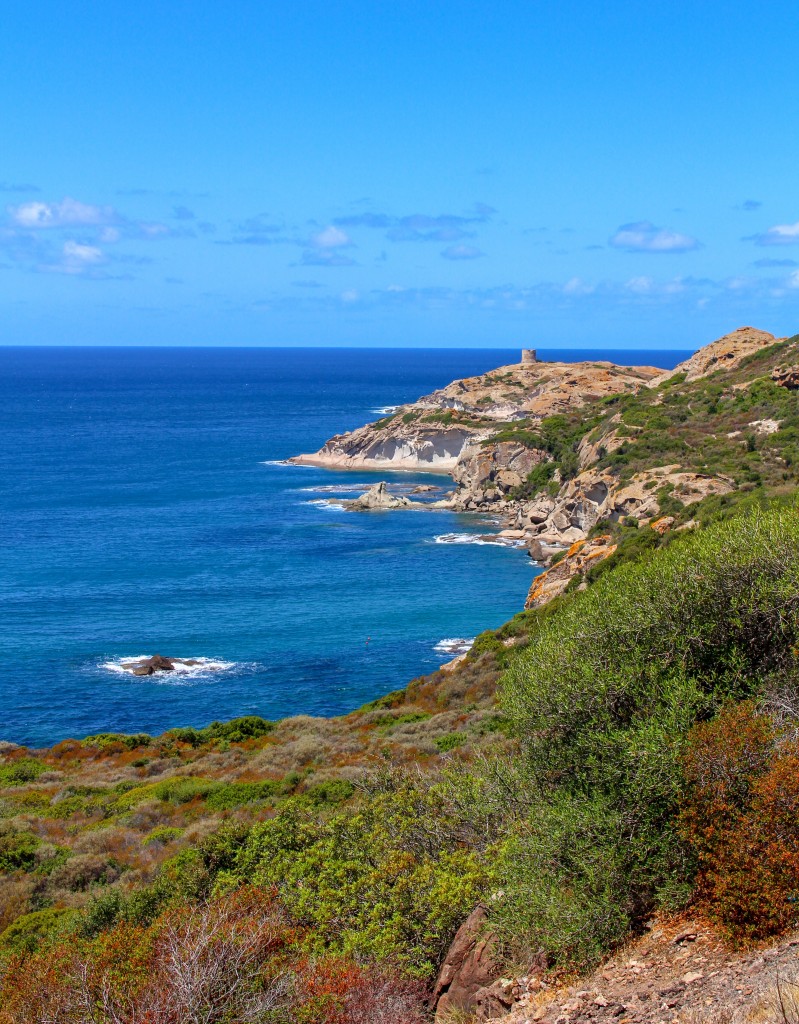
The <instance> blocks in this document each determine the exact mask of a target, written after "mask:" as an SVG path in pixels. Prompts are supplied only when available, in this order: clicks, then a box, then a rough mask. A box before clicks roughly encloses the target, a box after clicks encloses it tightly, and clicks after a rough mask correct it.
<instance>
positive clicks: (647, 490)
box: [517, 465, 733, 561]
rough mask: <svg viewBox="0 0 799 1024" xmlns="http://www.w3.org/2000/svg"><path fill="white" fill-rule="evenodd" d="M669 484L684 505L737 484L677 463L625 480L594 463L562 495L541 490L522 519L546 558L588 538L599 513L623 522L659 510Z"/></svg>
mask: <svg viewBox="0 0 799 1024" xmlns="http://www.w3.org/2000/svg"><path fill="white" fill-rule="evenodd" d="M666 485H670V486H671V488H672V493H673V494H674V496H675V497H677V498H679V500H680V501H681V502H682V503H683V504H684V505H692V504H694V503H695V502H697V501H701V500H702V499H703V498H706V497H707V496H708V495H710V494H727V493H728V492H729V491H731V490H732V489H733V484H732V483H731V481H729V480H727V479H725V478H723V477H718V476H710V475H707V474H703V473H689V472H683V471H682V470H681V469H680V467H679V466H678V465H672V466H660V467H658V468H656V469H651V470H646V471H644V472H642V473H636V474H635V476H633V478H632V479H631V480H630V481H628V482H627V483H624V484H622V483H620V482H619V481H618V480H617V479H616V478H615V477H614V476H613V475H612V474H611V473H609V472H607V471H605V472H601V471H598V470H592V469H589V470H585V471H584V472H582V473H580V474H579V475H578V476H576V477H575V478H574V479H573V480H569V481H568V483H566V484H565V485H564V486H563V487H562V488H561V490H560V492H559V494H558V496H557V498H550V497H548V496H539V497H538V498H537V499H536V501H534V502H531V503H529V504H527V505H524V506H522V507H521V508H520V509H519V512H518V514H517V522H518V524H519V525H520V526H521V527H523V528H524V529H525V530H526V532H527V534H528V536H529V537H530V538H531V544H530V551H531V554H532V556H533V557H534V558H536V559H538V560H539V561H543V560H545V559H546V558H547V557H550V556H551V555H552V554H554V552H555V551H558V550H561V549H562V548H564V547H567V546H568V545H570V544H573V543H574V542H575V541H578V540H583V539H584V538H585V536H586V534H587V533H588V531H589V530H590V529H591V528H592V527H593V526H594V525H595V524H596V523H598V522H599V520H600V519H609V520H611V521H612V522H618V521H619V520H620V519H624V518H625V517H627V516H631V517H632V518H634V519H638V520H641V519H643V520H648V519H650V518H651V517H652V516H656V515H657V513H658V510H659V507H658V498H657V492H658V490H659V489H660V488H661V487H664V486H666Z"/></svg>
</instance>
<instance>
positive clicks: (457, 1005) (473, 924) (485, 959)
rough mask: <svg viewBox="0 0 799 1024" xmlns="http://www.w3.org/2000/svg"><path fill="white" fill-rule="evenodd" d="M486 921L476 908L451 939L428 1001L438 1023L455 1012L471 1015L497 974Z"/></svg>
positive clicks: (493, 941)
mask: <svg viewBox="0 0 799 1024" xmlns="http://www.w3.org/2000/svg"><path fill="white" fill-rule="evenodd" d="M487 921H488V915H487V913H486V910H485V908H484V907H477V908H475V910H473V911H472V913H471V914H470V915H469V917H467V918H466V920H465V921H464V922H463V924H462V925H461V926H460V928H459V929H458V931H457V932H456V934H455V938H454V939H453V940H452V945H451V946H450V947H449V951H448V952H447V955H446V957H445V959H444V965H443V967H442V968H441V970H440V971H439V974H438V978H437V979H436V984H435V988H434V989H433V995H432V998H431V1005H432V1006H434V1007H435V1010H436V1017H435V1019H436V1021H437V1022H438V1024H442V1022H444V1021H446V1020H447V1019H448V1017H449V1016H451V1015H452V1014H453V1012H454V1011H465V1012H467V1013H472V1012H474V1011H475V1010H476V1009H477V996H478V994H482V993H483V990H484V989H486V988H487V987H489V986H490V985H491V984H492V982H493V981H494V979H495V978H496V977H497V975H498V973H499V966H498V963H497V958H496V953H495V940H494V937H493V935H492V934H491V932H490V931H487V930H486V924H487Z"/></svg>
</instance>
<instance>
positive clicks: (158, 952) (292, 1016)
mask: <svg viewBox="0 0 799 1024" xmlns="http://www.w3.org/2000/svg"><path fill="white" fill-rule="evenodd" d="M299 938H300V936H299V934H298V933H297V931H296V929H294V928H293V927H292V926H291V924H290V922H289V921H288V919H287V917H286V915H285V912H284V911H283V909H282V907H281V905H280V903H279V902H278V900H277V897H276V895H275V893H274V892H273V891H271V890H263V889H257V888H252V887H247V888H242V889H240V890H238V891H236V892H235V893H233V894H232V895H229V896H225V897H222V898H219V899H216V900H212V901H210V902H209V903H207V904H204V905H202V906H195V907H186V908H182V909H180V910H172V911H168V912H166V913H165V914H163V915H162V916H161V917H160V918H159V919H158V920H157V921H156V922H155V923H154V924H153V925H151V926H150V927H149V928H142V927H139V926H135V925H131V924H127V923H122V924H119V925H117V926H116V927H114V928H112V929H111V930H109V931H107V932H105V933H103V934H101V935H100V936H98V937H97V938H96V939H92V940H76V939H75V940H71V941H70V942H61V943H59V944H58V945H56V946H54V947H50V948H49V949H47V950H42V951H40V952H39V953H36V954H34V955H33V956H28V957H26V956H23V955H19V956H14V957H12V958H11V959H10V960H9V961H8V962H7V966H6V969H5V973H4V975H3V977H2V978H0V1024H43V1022H47V1024H96V1022H97V1021H103V1024H222V1022H223V1021H224V1022H229V1021H235V1022H236V1024H248V1022H253V1024H254V1022H255V1021H262V1020H264V1019H265V1017H266V1016H267V1014H269V1013H270V1011H275V1012H276V1013H277V1014H278V1016H275V1017H274V1019H275V1020H278V1019H279V1020H285V1021H287V1022H288V1021H291V1022H292V1024H423V1021H424V1020H425V1013H424V1010H425V1004H424V991H423V989H422V986H421V984H420V983H418V982H415V981H409V980H407V979H404V978H402V977H399V976H397V975H395V974H393V973H391V972H388V971H386V970H383V969H380V968H377V967H373V966H372V967H369V966H360V965H358V964H356V963H354V962H353V961H351V960H348V959H345V958H332V957H328V958H323V959H320V960H318V961H314V962H309V961H308V960H306V959H304V958H302V957H300V955H299V953H298V950H299V942H298V940H299ZM281 1013H282V1014H283V1016H280V1014H281ZM269 1019H273V1018H272V1017H269Z"/></svg>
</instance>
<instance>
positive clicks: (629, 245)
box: [610, 220, 699, 253]
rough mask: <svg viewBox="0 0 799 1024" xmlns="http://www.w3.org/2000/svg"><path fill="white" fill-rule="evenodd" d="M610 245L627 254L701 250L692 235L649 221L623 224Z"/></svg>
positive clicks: (613, 236)
mask: <svg viewBox="0 0 799 1024" xmlns="http://www.w3.org/2000/svg"><path fill="white" fill-rule="evenodd" d="M610 244H611V245H612V246H613V247H614V248H616V249H626V250H627V252H652V253H667V252H689V251H690V250H691V249H698V248H699V242H698V241H697V240H696V239H695V238H692V237H691V235H684V234H682V233H681V232H679V231H672V230H671V229H669V228H659V227H656V226H655V225H654V224H652V223H651V222H650V221H648V220H642V221H636V222H635V223H633V224H622V225H621V227H620V228H619V229H618V231H617V232H616V233H615V234H614V235H612V236H611V238H610Z"/></svg>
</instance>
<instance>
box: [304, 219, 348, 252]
mask: <svg viewBox="0 0 799 1024" xmlns="http://www.w3.org/2000/svg"><path fill="white" fill-rule="evenodd" d="M311 245H313V246H315V247H316V248H317V249H340V248H342V247H343V246H345V245H352V239H351V238H350V236H349V235H348V234H347V232H346V231H342V230H341V228H337V227H335V225H333V224H330V225H328V227H326V228H324V229H323V230H322V231H319V232H318V233H317V234H315V235H313V236H312V237H311Z"/></svg>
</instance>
